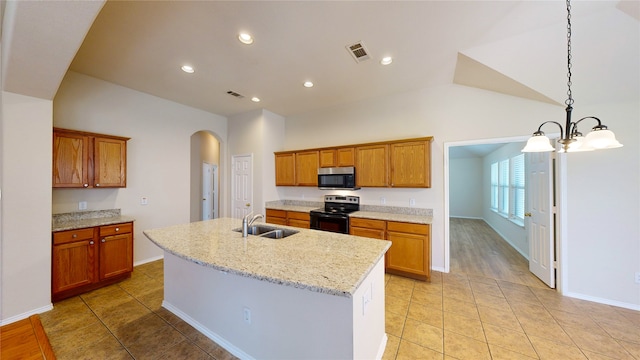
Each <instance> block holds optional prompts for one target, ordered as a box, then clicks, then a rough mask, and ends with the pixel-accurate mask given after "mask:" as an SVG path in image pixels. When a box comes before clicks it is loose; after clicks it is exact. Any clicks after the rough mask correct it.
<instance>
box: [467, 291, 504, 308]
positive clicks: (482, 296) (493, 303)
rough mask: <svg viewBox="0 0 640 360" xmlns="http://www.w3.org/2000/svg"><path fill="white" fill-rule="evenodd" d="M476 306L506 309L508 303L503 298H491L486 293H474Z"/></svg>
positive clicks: (491, 296)
mask: <svg viewBox="0 0 640 360" xmlns="http://www.w3.org/2000/svg"><path fill="white" fill-rule="evenodd" d="M473 296H474V297H475V300H476V304H477V305H482V306H487V307H492V308H496V309H508V308H509V303H508V302H507V300H506V299H505V298H504V297H503V296H493V295H491V294H488V293H474V295H473Z"/></svg>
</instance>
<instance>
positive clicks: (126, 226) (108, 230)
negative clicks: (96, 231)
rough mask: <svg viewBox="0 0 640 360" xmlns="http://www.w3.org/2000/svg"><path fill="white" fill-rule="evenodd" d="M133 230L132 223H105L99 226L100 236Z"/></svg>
mask: <svg viewBox="0 0 640 360" xmlns="http://www.w3.org/2000/svg"><path fill="white" fill-rule="evenodd" d="M130 232H133V224H132V223H123V224H115V225H107V226H101V227H100V236H109V235H118V234H126V233H130Z"/></svg>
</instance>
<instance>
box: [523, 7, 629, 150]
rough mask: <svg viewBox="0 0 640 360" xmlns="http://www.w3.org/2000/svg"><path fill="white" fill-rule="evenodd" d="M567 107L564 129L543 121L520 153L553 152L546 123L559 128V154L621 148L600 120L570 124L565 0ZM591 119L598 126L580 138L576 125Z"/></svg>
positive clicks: (571, 102) (568, 33) (595, 118)
mask: <svg viewBox="0 0 640 360" xmlns="http://www.w3.org/2000/svg"><path fill="white" fill-rule="evenodd" d="M567 79H568V80H567V88H568V90H567V96H568V98H567V100H565V102H564V103H565V105H567V107H566V109H565V111H566V112H567V121H566V123H565V127H564V129H563V128H562V125H561V124H560V123H558V122H557V121H545V122H543V123H542V124H540V126H539V127H538V131H536V132H534V133H533V136H532V137H531V138H530V139H529V141H527V145H526V146H525V147H524V149H522V152H545V151H554V150H555V148H554V147H553V146H551V142H550V141H549V138H548V137H547V136H546V135H545V134H544V133H543V132H542V130H541V129H542V126H544V125H545V124H548V123H552V124H556V125H558V127H560V139H558V140H557V141H558V143H560V144H561V145H562V148H561V149H560V152H577V151H591V150H597V149H612V148H618V147H622V144H620V143H619V142H618V141H617V140H616V137H615V135H614V134H613V132H612V131H611V130H608V129H607V127H606V126H605V125H602V122H601V121H600V119H598V118H597V117H595V116H587V117H583V118H582V119H580V120H578V121H575V122H572V121H571V111H573V106H572V105H573V97H572V96H571V95H572V94H571V1H570V0H567ZM586 119H593V120H595V121H597V122H598V125H596V126H594V127H593V128H591V132H590V133H588V134H587V136H586V137H584V136H582V133H580V131H578V123H580V122H581V121H582V120H586Z"/></svg>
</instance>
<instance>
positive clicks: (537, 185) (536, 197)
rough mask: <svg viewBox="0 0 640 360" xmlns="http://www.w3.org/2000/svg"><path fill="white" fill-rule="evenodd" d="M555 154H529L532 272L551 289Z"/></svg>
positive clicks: (528, 181)
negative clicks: (553, 161) (553, 165)
mask: <svg viewBox="0 0 640 360" xmlns="http://www.w3.org/2000/svg"><path fill="white" fill-rule="evenodd" d="M551 156H552V153H549V152H541V153H527V155H526V157H527V167H526V169H527V173H528V176H527V184H528V194H527V195H528V201H529V212H528V213H527V214H525V216H527V217H529V270H530V271H531V272H532V273H533V274H534V275H535V276H537V277H538V278H540V280H542V281H543V282H544V283H545V284H547V285H549V287H551V288H555V286H556V277H555V268H554V266H553V262H554V260H555V245H554V237H555V231H554V226H553V225H554V214H553V170H552V160H551Z"/></svg>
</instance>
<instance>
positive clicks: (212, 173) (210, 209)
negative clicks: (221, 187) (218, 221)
mask: <svg viewBox="0 0 640 360" xmlns="http://www.w3.org/2000/svg"><path fill="white" fill-rule="evenodd" d="M217 204H218V166H217V165H213V164H208V163H205V162H203V163H202V220H209V219H215V218H217V217H218V214H217V211H218V205H217Z"/></svg>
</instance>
